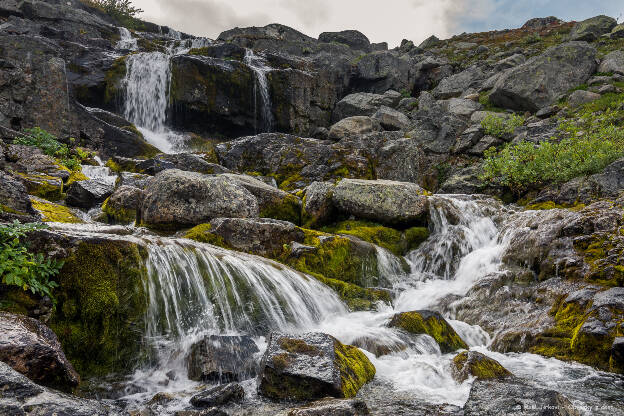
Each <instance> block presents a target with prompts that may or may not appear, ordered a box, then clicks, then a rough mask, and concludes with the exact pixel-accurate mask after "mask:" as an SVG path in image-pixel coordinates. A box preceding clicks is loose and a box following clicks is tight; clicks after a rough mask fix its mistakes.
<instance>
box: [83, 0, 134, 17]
mask: <svg viewBox="0 0 624 416" xmlns="http://www.w3.org/2000/svg"><path fill="white" fill-rule="evenodd" d="M85 1H86V3H89V4H91V5H92V6H94V7H97V8H98V9H100V10H103V11H105V12H106V13H108V14H110V15H111V16H113V17H134V16H136V15H137V14H139V13H142V12H143V10H141V9H140V8H138V7H134V6H133V5H132V2H131V1H130V0H85Z"/></svg>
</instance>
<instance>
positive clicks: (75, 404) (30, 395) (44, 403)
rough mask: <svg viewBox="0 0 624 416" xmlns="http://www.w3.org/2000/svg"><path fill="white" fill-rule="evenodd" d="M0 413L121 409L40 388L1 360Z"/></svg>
mask: <svg viewBox="0 0 624 416" xmlns="http://www.w3.org/2000/svg"><path fill="white" fill-rule="evenodd" d="M0 390H1V391H2V395H0V414H3V415H72V416H121V415H122V414H124V413H123V412H122V410H121V409H118V408H115V407H112V406H109V405H106V404H103V403H100V402H97V401H95V400H87V399H82V398H78V397H75V396H70V395H68V394H64V393H59V392H58V391H55V390H51V389H48V388H45V387H41V386H39V385H37V384H35V383H33V382H32V381H30V380H28V379H27V378H26V377H24V376H23V375H21V374H20V373H18V372H17V371H15V370H13V369H12V368H11V367H9V366H8V365H7V364H5V363H2V362H0Z"/></svg>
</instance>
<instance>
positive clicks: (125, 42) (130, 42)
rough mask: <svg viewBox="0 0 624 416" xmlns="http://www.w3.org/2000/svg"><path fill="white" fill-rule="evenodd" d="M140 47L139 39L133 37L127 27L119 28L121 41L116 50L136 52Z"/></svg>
mask: <svg viewBox="0 0 624 416" xmlns="http://www.w3.org/2000/svg"><path fill="white" fill-rule="evenodd" d="M138 47H139V46H138V43H137V39H136V38H133V37H132V33H130V31H129V30H128V29H126V28H125V27H119V41H118V42H117V44H116V45H115V49H122V50H124V49H125V50H129V51H136V50H137V49H138Z"/></svg>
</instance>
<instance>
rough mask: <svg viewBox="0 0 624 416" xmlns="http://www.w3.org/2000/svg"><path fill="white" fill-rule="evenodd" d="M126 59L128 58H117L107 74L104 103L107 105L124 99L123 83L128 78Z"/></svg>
mask: <svg viewBox="0 0 624 416" xmlns="http://www.w3.org/2000/svg"><path fill="white" fill-rule="evenodd" d="M126 58H127V57H126V56H122V57H121V58H117V59H116V60H115V61H114V62H113V64H112V65H111V68H110V69H109V70H108V72H106V88H105V90H104V102H105V103H106V104H111V103H115V102H118V101H119V100H120V99H121V97H122V94H123V86H122V81H123V79H124V78H125V77H126V71H127V68H126Z"/></svg>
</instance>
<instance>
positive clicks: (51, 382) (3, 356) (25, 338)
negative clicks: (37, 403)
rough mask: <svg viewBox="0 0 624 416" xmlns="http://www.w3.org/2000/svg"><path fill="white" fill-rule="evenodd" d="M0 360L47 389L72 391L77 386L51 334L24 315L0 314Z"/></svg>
mask: <svg viewBox="0 0 624 416" xmlns="http://www.w3.org/2000/svg"><path fill="white" fill-rule="evenodd" d="M0 361H3V362H5V363H7V364H8V365H10V366H11V367H12V368H13V369H14V370H16V371H18V372H20V373H22V374H24V375H25V376H26V377H28V378H29V379H31V380H32V381H35V382H37V383H39V384H42V385H45V386H48V387H52V388H56V389H61V390H72V389H73V388H74V387H76V386H78V383H80V377H79V376H78V373H76V370H74V367H72V365H71V363H70V362H69V361H68V360H67V358H66V357H65V354H64V353H63V350H62V348H61V344H60V343H59V341H58V339H57V338H56V335H55V334H54V332H52V330H51V329H50V328H48V327H47V326H45V325H44V324H42V323H41V322H39V321H38V320H36V319H32V318H28V317H26V316H21V315H13V314H9V313H4V312H0Z"/></svg>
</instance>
